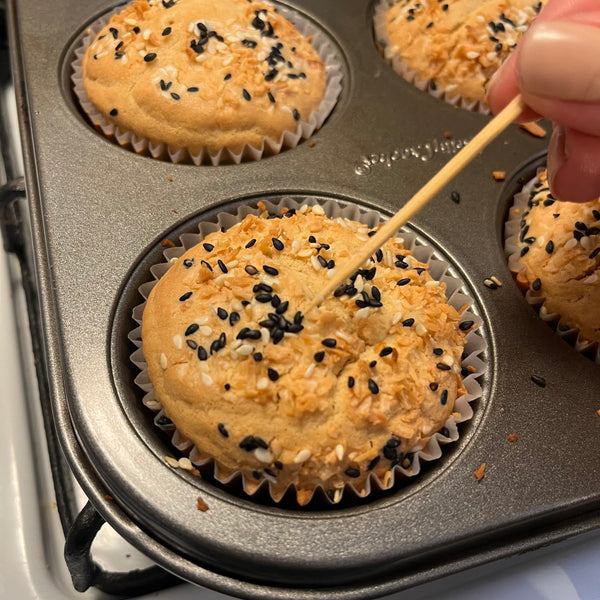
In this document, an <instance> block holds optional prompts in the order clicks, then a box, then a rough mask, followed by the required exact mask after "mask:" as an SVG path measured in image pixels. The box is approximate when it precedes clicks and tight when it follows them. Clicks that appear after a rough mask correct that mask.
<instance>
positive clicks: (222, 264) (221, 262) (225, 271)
mask: <svg viewBox="0 0 600 600" xmlns="http://www.w3.org/2000/svg"><path fill="white" fill-rule="evenodd" d="M217 264H218V265H219V269H221V271H223V273H227V271H228V269H227V267H226V266H225V263H224V262H223V261H222V260H221V259H219V260H218V261H217Z"/></svg>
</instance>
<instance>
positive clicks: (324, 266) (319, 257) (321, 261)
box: [317, 254, 327, 269]
mask: <svg viewBox="0 0 600 600" xmlns="http://www.w3.org/2000/svg"><path fill="white" fill-rule="evenodd" d="M317 260H318V261H319V264H320V265H321V267H323V268H324V269H326V268H327V260H325V259H324V258H323V257H322V256H321V255H320V254H318V255H317Z"/></svg>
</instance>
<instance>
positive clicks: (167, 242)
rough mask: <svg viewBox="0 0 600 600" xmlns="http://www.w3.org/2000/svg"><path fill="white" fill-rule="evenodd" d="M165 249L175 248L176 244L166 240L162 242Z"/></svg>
mask: <svg viewBox="0 0 600 600" xmlns="http://www.w3.org/2000/svg"><path fill="white" fill-rule="evenodd" d="M162 245H163V248H174V247H175V244H174V243H173V242H172V241H171V240H167V239H166V238H165V239H164V240H163V241H162Z"/></svg>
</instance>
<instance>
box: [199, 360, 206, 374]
mask: <svg viewBox="0 0 600 600" xmlns="http://www.w3.org/2000/svg"><path fill="white" fill-rule="evenodd" d="M196 364H197V365H198V368H199V369H200V370H201V371H202V372H203V373H208V371H209V369H208V365H207V364H206V361H204V360H201V361H199V362H197V363H196Z"/></svg>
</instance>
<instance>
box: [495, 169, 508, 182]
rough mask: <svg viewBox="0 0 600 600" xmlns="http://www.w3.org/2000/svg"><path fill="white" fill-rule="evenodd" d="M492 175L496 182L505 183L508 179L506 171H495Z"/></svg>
mask: <svg viewBox="0 0 600 600" xmlns="http://www.w3.org/2000/svg"><path fill="white" fill-rule="evenodd" d="M492 175H493V176H494V179H495V180H496V181H504V180H505V179H506V171H493V172H492Z"/></svg>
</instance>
